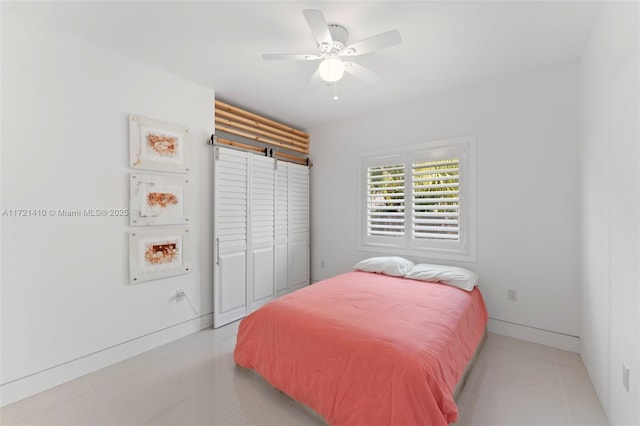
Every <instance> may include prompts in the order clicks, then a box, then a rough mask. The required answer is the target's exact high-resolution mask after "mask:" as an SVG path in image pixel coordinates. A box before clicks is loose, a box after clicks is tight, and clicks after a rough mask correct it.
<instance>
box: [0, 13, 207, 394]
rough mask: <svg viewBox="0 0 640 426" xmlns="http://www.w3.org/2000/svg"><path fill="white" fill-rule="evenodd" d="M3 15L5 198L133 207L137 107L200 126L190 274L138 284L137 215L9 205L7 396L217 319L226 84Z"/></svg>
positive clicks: (4, 318) (51, 204)
mask: <svg viewBox="0 0 640 426" xmlns="http://www.w3.org/2000/svg"><path fill="white" fill-rule="evenodd" d="M2 15H3V16H2V124H3V127H2V209H17V208H38V209H40V208H42V209H50V208H54V209H62V208H65V209H83V208H107V209H108V208H128V206H129V172H130V170H129V168H128V157H129V154H128V149H129V144H128V115H129V114H131V113H135V114H140V115H145V116H148V117H152V118H156V119H160V120H165V121H170V122H173V123H177V124H182V125H185V126H187V127H189V128H190V129H191V133H192V138H193V140H192V144H193V150H192V151H193V155H192V173H191V178H192V182H193V200H192V201H193V206H194V209H193V214H192V220H191V231H192V232H191V238H192V245H191V249H192V271H191V273H189V274H188V275H181V276H177V277H173V278H165V279H160V280H156V281H149V282H144V283H140V284H135V285H131V284H129V283H128V231H129V230H130V229H131V228H130V227H129V225H128V224H129V222H128V218H125V217H100V218H96V217H50V216H47V217H7V216H4V217H2V287H1V289H2V301H1V303H2V305H1V308H2V313H1V322H2V326H1V333H2V334H1V341H0V343H1V355H2V360H1V382H2V387H1V388H0V389H1V391H2V404H6V403H8V402H11V401H13V400H15V399H17V398H20V397H23V396H26V395H28V394H30V393H33V392H35V391H38V390H42V389H43V388H46V387H49V386H53V385H55V384H58V383H60V382H64V381H66V380H70V379H71V378H73V377H76V376H78V375H81V374H84V373H86V372H88V371H91V370H94V369H96V368H99V367H102V366H105V365H108V364H110V363H113V362H116V361H118V360H120V359H123V358H126V357H128V356H131V355H134V354H135V353H138V352H141V351H144V350H146V349H149V348H150V347H153V346H156V345H159V344H161V343H164V342H166V341H169V340H172V339H175V338H177V337H179V336H181V335H185V334H188V333H190V332H193V331H195V330H197V329H199V328H201V327H203V326H204V325H206V324H208V323H209V324H210V320H211V316H210V315H207V314H210V313H211V311H212V295H211V282H212V280H211V262H210V258H211V256H212V249H211V230H212V223H211V219H210V217H211V215H210V214H209V211H210V207H211V203H212V201H211V187H210V182H211V177H212V173H211V167H210V165H211V157H210V150H209V148H208V147H207V146H206V144H205V140H206V138H207V137H208V136H209V135H210V134H211V133H212V131H213V100H214V92H213V91H212V90H210V89H207V88H204V87H201V86H198V85H195V84H193V83H190V82H187V81H184V80H182V79H179V78H177V77H174V76H172V75H169V74H167V73H165V72H163V71H160V70H158V69H155V68H152V67H149V66H147V65H144V64H142V63H139V62H136V61H134V60H131V59H129V58H127V57H124V56H122V55H120V54H116V53H113V52H111V51H107V50H105V49H103V48H101V47H99V46H97V45H93V44H91V43H88V42H85V41H83V40H81V39H79V38H76V37H75V36H72V35H69V34H66V33H62V32H59V31H57V30H54V29H52V28H49V27H46V26H43V25H42V24H39V23H38V24H36V23H35V22H33V21H30V20H28V19H25V18H22V17H20V16H18V15H15V14H13V13H11V12H8V11H6V10H4V11H3V14H2ZM177 289H182V290H185V292H186V294H187V296H189V298H190V300H191V301H192V302H193V305H194V307H195V309H196V310H197V313H198V315H196V314H195V313H194V312H193V310H192V309H191V307H190V306H189V304H188V302H186V301H182V302H177V301H175V299H174V296H175V292H176V290H177ZM199 316H203V317H202V318H201V319H198V317H199ZM30 375H33V376H30Z"/></svg>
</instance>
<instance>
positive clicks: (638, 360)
mask: <svg viewBox="0 0 640 426" xmlns="http://www.w3.org/2000/svg"><path fill="white" fill-rule="evenodd" d="M639 13H640V7H639V5H638V3H637V2H605V4H604V7H603V10H602V13H601V15H600V17H599V19H598V22H597V23H596V26H595V28H594V31H593V33H592V35H591V37H590V40H589V42H588V44H587V46H586V48H585V51H584V55H583V58H582V61H581V64H580V96H581V102H580V106H581V109H580V113H581V114H580V152H581V162H580V166H581V167H580V180H581V182H582V184H581V187H580V188H581V199H580V231H581V244H580V247H581V262H580V282H581V283H582V288H581V295H582V297H581V303H580V307H581V323H580V341H581V350H580V352H581V355H582V358H583V360H584V362H585V365H586V367H587V370H588V371H589V374H590V376H591V381H592V382H593V384H594V386H595V389H596V391H597V392H598V394H599V396H600V400H601V401H602V404H603V406H604V409H605V411H606V412H607V415H608V417H609V420H610V422H611V424H612V425H638V424H640V404H638V401H640V390H639V387H640V287H639V281H638V274H639V273H640V270H639V269H638V260H639V259H640V148H639V147H640V128H639V127H640V107H639V103H640V101H639V96H640V82H639V80H640V67H639V61H640V54H639V50H640V45H639V42H638V40H639V38H640V32H639V30H638V22H639ZM623 364H625V365H626V366H627V367H629V368H630V373H631V375H630V376H631V377H630V391H629V392H627V391H625V390H624V388H623V386H622V365H623Z"/></svg>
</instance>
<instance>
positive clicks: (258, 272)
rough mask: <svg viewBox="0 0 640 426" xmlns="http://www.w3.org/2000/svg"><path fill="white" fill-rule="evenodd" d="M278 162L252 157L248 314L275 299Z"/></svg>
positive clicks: (250, 170)
mask: <svg viewBox="0 0 640 426" xmlns="http://www.w3.org/2000/svg"><path fill="white" fill-rule="evenodd" d="M274 163H275V160H274V159H273V158H269V157H258V156H257V155H250V156H249V200H250V202H249V218H250V220H249V252H250V253H251V255H250V257H249V265H248V270H249V286H248V289H249V294H248V296H249V311H250V312H251V311H253V310H255V309H257V308H259V307H260V306H262V305H264V304H265V303H267V302H268V301H270V300H272V299H273V294H274V287H273V278H274V271H273V269H274V209H275V185H274V184H275V182H274V179H275V176H274Z"/></svg>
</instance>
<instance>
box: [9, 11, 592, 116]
mask: <svg viewBox="0 0 640 426" xmlns="http://www.w3.org/2000/svg"><path fill="white" fill-rule="evenodd" d="M2 6H3V8H4V7H6V8H8V9H10V10H13V11H15V12H16V13H21V14H25V15H28V16H31V17H33V18H34V19H37V20H43V21H45V22H48V23H49V24H51V25H53V26H56V27H58V28H61V29H64V30H66V31H69V32H71V33H75V34H78V35H79V36H81V37H84V38H86V39H89V40H91V41H93V42H95V43H97V44H99V45H102V46H104V47H107V48H109V49H113V50H115V51H118V52H121V53H123V54H125V55H128V56H131V57H133V58H136V59H138V60H140V61H142V62H145V63H148V64H150V65H153V66H155V67H158V68H161V69H164V70H166V71H168V72H170V73H173V74H175V75H178V76H181V77H183V78H185V79H188V80H192V81H194V82H197V83H199V84H201V85H204V86H207V87H210V88H213V89H214V90H215V91H216V97H217V98H219V99H222V100H225V101H228V102H231V103H233V104H236V105H238V106H241V107H245V108H247V109H250V110H253V111H256V112H258V113H261V114H264V115H266V116H269V117H272V118H275V119H277V120H281V121H284V122H286V123H289V124H291V125H294V126H297V127H300V128H304V129H308V128H311V127H314V126H318V125H322V124H326V123H329V122H333V121H336V120H341V119H343V118H349V117H353V116H357V115H361V114H364V113H367V112H371V111H374V110H380V109H384V108H387V107H390V106H393V105H397V104H403V103H407V102H410V101H412V100H417V99H420V98H424V97H426V96H431V95H435V94H439V93H443V92H449V91H455V90H460V89H465V88H470V87H473V86H478V85H482V84H485V83H488V82H491V81H494V80H498V79H504V78H509V77H511V76H516V75H518V74H524V73H530V72H535V71H537V70H541V69H544V68H549V67H553V66H556V65H559V64H562V63H567V62H576V61H578V60H579V58H580V55H581V52H582V49H583V47H584V45H585V43H586V41H587V39H588V37H589V34H590V31H591V29H592V27H593V24H594V21H595V19H596V16H597V14H598V12H599V10H600V7H601V3H600V2H587V1H565V2H561V1H536V2H520V1H498V2H488V1H470V2H460V1H446V2H445V1H437V2H426V1H407V2H404V1H381V2H373V1H351V2H344V1H295V2H292V1H289V2H285V1H258V2H247V1H226V2H222V1H200V2H187V1H174V2H166V1H138V2H133V1H105V2H92V1H84V2H80V1H74V2H60V1H47V2H3V3H2ZM307 8H310V9H319V10H321V11H322V12H324V14H325V17H326V19H327V22H328V23H336V24H340V25H343V26H344V27H346V28H347V30H348V31H349V33H350V38H349V40H350V42H353V41H357V40H359V39H363V38H366V37H369V36H371V35H375V34H378V33H380V32H384V31H387V30H391V29H397V30H398V31H399V32H400V34H401V36H402V44H401V45H399V46H395V47H391V48H388V49H385V50H382V51H378V52H375V53H370V54H368V55H363V56H360V57H357V58H353V61H354V62H358V63H359V64H361V65H363V66H366V67H367V68H369V69H370V70H372V71H374V72H376V73H377V74H378V75H379V76H380V77H381V80H380V81H379V82H378V83H376V84H374V85H368V84H366V83H364V82H361V81H359V80H356V79H354V78H353V77H351V76H349V75H347V76H345V78H344V79H343V80H341V81H340V82H339V83H338V94H339V96H340V100H338V101H334V100H333V99H332V96H333V87H327V86H317V87H309V86H308V85H307V83H308V80H309V78H310V77H311V75H312V74H313V72H314V71H315V66H317V62H289V61H286V62H285V61H264V60H263V59H262V58H261V55H262V53H307V52H315V51H316V46H315V41H314V39H313V37H312V35H311V32H310V30H309V28H308V26H307V24H306V21H305V19H304V17H303V15H302V10H303V9H307Z"/></svg>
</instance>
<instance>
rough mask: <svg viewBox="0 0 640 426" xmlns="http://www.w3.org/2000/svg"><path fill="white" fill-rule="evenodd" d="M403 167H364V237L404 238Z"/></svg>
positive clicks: (395, 165)
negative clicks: (365, 212) (365, 215)
mask: <svg viewBox="0 0 640 426" xmlns="http://www.w3.org/2000/svg"><path fill="white" fill-rule="evenodd" d="M404 175H405V166H404V164H402V163H399V164H390V165H382V166H371V167H368V168H367V235H370V236H376V235H377V236H392V237H400V236H404V235H405V176H404Z"/></svg>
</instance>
